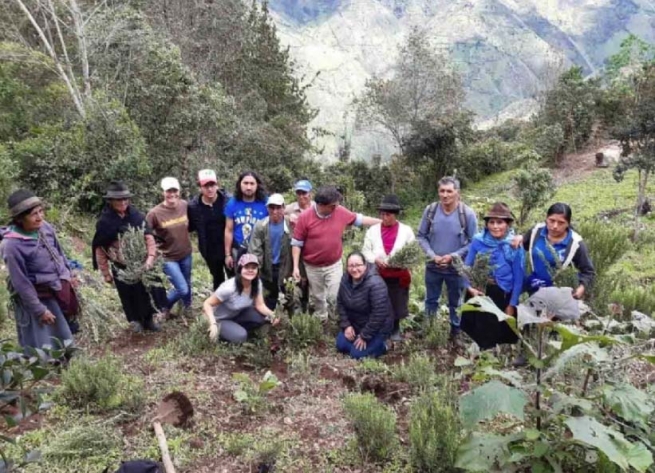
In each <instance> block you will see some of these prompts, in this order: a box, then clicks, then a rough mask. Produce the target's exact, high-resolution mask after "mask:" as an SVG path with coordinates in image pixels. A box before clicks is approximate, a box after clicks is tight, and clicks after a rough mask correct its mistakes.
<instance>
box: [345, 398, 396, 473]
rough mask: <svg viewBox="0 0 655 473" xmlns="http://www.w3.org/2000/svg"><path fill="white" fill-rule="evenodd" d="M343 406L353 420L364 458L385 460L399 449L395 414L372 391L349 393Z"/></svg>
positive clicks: (366, 459) (375, 460) (374, 460)
mask: <svg viewBox="0 0 655 473" xmlns="http://www.w3.org/2000/svg"><path fill="white" fill-rule="evenodd" d="M344 409H345V411H346V415H347V416H348V419H350V421H351V422H352V425H353V429H354V430H355V436H356V438H357V443H358V445H359V448H360V451H361V453H362V456H363V459H364V461H372V462H383V461H386V460H388V459H389V458H390V457H391V455H392V454H393V453H394V452H395V451H396V449H397V448H398V439H397V438H396V414H395V413H394V412H393V411H392V410H391V409H390V408H388V407H386V406H384V405H382V404H381V403H380V401H378V400H377V399H376V398H375V396H373V395H372V394H371V393H366V394H351V395H349V396H348V397H347V398H346V400H345V401H344Z"/></svg>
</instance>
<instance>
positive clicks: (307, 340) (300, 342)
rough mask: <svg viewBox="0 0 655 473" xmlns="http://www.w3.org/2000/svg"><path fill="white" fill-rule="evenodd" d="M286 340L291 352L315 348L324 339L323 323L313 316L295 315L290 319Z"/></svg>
mask: <svg viewBox="0 0 655 473" xmlns="http://www.w3.org/2000/svg"><path fill="white" fill-rule="evenodd" d="M284 338H285V341H286V342H287V346H288V347H289V348H290V349H291V350H303V349H305V348H308V347H311V346H314V345H316V344H317V343H318V342H320V341H321V339H322V338H323V323H322V322H321V319H319V318H318V317H314V316H313V315H309V314H298V315H294V316H293V317H291V318H290V319H289V324H288V325H287V327H286V330H285V336H284Z"/></svg>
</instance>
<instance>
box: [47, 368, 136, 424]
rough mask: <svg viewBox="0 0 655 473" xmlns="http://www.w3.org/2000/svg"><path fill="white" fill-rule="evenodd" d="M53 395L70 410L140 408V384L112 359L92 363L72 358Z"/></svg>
mask: <svg viewBox="0 0 655 473" xmlns="http://www.w3.org/2000/svg"><path fill="white" fill-rule="evenodd" d="M57 396H58V397H60V398H61V399H63V400H65V401H66V402H67V403H68V404H69V405H70V406H71V407H75V408H79V409H89V408H90V409H91V410H95V411H110V410H113V409H118V408H120V409H124V410H128V411H132V412H137V411H139V410H140V409H141V407H143V402H144V391H143V381H141V380H140V379H138V378H137V377H136V376H132V375H129V374H125V370H124V369H123V366H122V363H120V362H119V360H118V359H117V358H115V357H113V356H105V357H103V358H100V359H98V360H95V361H92V360H90V359H89V358H85V357H78V358H74V359H73V360H72V361H71V363H70V365H69V367H68V369H67V370H66V371H64V372H63V373H62V375H61V385H60V387H59V389H58V391H57Z"/></svg>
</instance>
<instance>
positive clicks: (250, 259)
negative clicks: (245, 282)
mask: <svg viewBox="0 0 655 473" xmlns="http://www.w3.org/2000/svg"><path fill="white" fill-rule="evenodd" d="M250 263H255V264H256V265H257V266H259V260H258V259H257V257H256V256H255V255H253V254H252V253H246V254H244V255H242V256H241V258H239V262H238V263H237V265H238V266H240V267H243V266H245V265H247V264H250Z"/></svg>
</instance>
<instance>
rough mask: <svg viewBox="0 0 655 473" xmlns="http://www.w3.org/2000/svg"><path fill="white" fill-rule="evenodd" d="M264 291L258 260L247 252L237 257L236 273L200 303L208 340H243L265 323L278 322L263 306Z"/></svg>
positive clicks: (274, 323) (237, 341)
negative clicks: (207, 329) (207, 331)
mask: <svg viewBox="0 0 655 473" xmlns="http://www.w3.org/2000/svg"><path fill="white" fill-rule="evenodd" d="M263 293H264V287H263V285H262V282H261V280H260V279H259V260H258V259H257V257H256V256H255V255H253V254H250V253H246V254H244V255H242V256H241V257H240V258H239V261H238V263H237V267H236V275H235V276H234V277H232V278H230V279H228V280H227V281H225V282H224V283H223V284H221V285H220V286H219V287H218V289H216V291H215V292H214V293H213V294H212V295H211V296H209V297H208V298H207V299H206V300H205V302H204V303H203V305H202V310H203V314H204V315H205V318H206V319H207V322H208V323H209V338H210V340H211V341H213V342H215V341H217V340H218V338H219V337H220V338H221V339H222V340H225V341H227V342H230V343H243V342H245V341H246V340H248V335H249V334H252V333H253V331H255V330H256V329H258V328H259V327H261V326H262V325H264V324H265V323H267V322H270V323H272V324H273V325H277V324H278V322H279V319H276V318H275V314H274V312H273V311H272V310H271V309H269V308H268V307H266V304H265V303H264V294H263Z"/></svg>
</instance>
